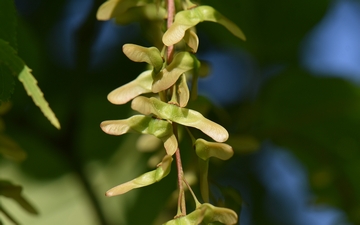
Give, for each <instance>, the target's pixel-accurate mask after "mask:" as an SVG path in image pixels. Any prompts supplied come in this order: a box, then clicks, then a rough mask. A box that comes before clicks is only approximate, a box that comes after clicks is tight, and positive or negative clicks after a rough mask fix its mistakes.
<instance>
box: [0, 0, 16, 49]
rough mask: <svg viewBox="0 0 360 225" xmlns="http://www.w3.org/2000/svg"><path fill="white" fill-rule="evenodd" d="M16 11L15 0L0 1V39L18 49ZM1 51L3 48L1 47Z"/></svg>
mask: <svg viewBox="0 0 360 225" xmlns="http://www.w3.org/2000/svg"><path fill="white" fill-rule="evenodd" d="M16 16H17V15H16V9H15V4H14V1H13V0H1V1H0V39H3V40H5V41H7V42H9V44H10V46H11V47H13V48H14V49H17V43H16V42H17V38H16V34H17V32H16ZM0 49H1V46H0Z"/></svg>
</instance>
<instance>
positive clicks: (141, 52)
mask: <svg viewBox="0 0 360 225" xmlns="http://www.w3.org/2000/svg"><path fill="white" fill-rule="evenodd" d="M123 52H124V54H125V55H126V56H127V57H128V58H129V59H131V60H132V61H134V62H146V63H148V64H150V65H151V66H153V68H154V73H155V74H156V73H158V72H160V70H161V68H162V66H163V63H164V59H163V58H162V57H161V53H160V51H159V49H157V48H155V47H150V48H145V47H143V46H140V45H135V44H125V45H124V46H123Z"/></svg>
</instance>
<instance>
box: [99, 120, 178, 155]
mask: <svg viewBox="0 0 360 225" xmlns="http://www.w3.org/2000/svg"><path fill="white" fill-rule="evenodd" d="M100 126H101V129H102V130H103V131H104V132H105V133H107V134H111V135H122V134H125V133H128V132H136V133H141V134H151V135H154V136H155V137H157V138H159V139H161V140H162V141H163V142H164V147H165V149H166V152H167V154H168V155H173V154H174V153H175V151H176V149H177V147H178V142H177V139H176V137H175V135H174V133H173V129H172V125H171V124H170V123H169V122H167V121H165V120H159V119H154V118H151V117H148V116H143V115H135V116H132V117H130V118H128V119H124V120H108V121H104V122H102V123H101V125H100Z"/></svg>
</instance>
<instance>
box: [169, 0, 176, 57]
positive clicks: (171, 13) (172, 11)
mask: <svg viewBox="0 0 360 225" xmlns="http://www.w3.org/2000/svg"><path fill="white" fill-rule="evenodd" d="M167 10H168V17H167V29H169V28H170V27H171V25H172V24H173V21H174V16H175V2H174V0H168V1H167ZM173 55H174V46H173V45H171V46H169V47H168V49H167V60H168V61H167V62H168V64H170V63H171V61H172V59H173Z"/></svg>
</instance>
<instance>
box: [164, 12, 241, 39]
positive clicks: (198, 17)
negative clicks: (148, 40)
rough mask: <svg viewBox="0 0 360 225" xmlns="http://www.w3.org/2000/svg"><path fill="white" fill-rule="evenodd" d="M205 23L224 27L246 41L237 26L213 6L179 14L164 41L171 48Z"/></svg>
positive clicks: (166, 33)
mask: <svg viewBox="0 0 360 225" xmlns="http://www.w3.org/2000/svg"><path fill="white" fill-rule="evenodd" d="M203 21H211V22H215V23H219V24H221V25H223V26H224V27H225V28H226V29H228V30H229V31H230V32H231V33H232V34H234V35H235V36H236V37H238V38H240V39H242V40H246V38H245V35H244V33H243V32H242V31H241V30H240V28H239V27H238V26H236V24H234V23H233V22H232V21H230V20H229V19H227V18H226V17H225V16H223V15H222V14H220V13H219V12H218V11H216V10H215V9H214V8H212V7H211V6H206V5H203V6H198V7H195V8H191V9H189V10H184V11H181V12H178V13H177V14H176V16H175V20H174V23H173V24H172V25H171V27H170V28H169V29H168V30H167V31H166V32H165V34H164V36H163V38H162V41H163V43H164V44H165V45H166V46H171V45H174V44H176V43H178V42H179V41H181V39H183V37H184V35H185V32H186V31H187V30H188V29H189V28H191V27H194V26H196V25H197V24H198V23H200V22H203Z"/></svg>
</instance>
